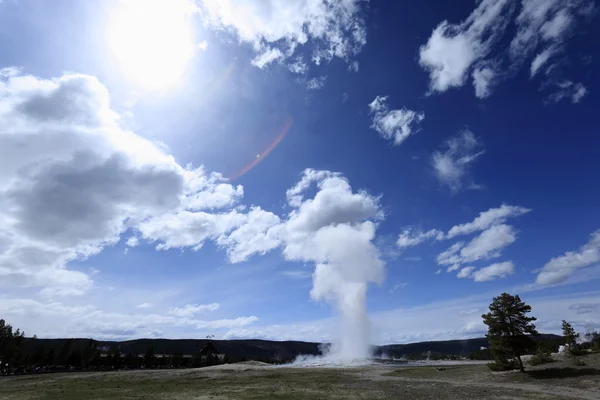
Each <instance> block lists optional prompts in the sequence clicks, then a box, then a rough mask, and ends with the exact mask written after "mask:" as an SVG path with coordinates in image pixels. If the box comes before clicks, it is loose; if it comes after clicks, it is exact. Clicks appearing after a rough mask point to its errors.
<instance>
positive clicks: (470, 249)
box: [460, 225, 517, 263]
mask: <svg viewBox="0 0 600 400" xmlns="http://www.w3.org/2000/svg"><path fill="white" fill-rule="evenodd" d="M516 239H517V236H516V233H515V231H514V229H513V227H512V226H510V225H495V226H492V227H491V228H488V229H487V230H485V231H483V232H482V233H481V234H480V235H479V236H477V237H475V238H474V239H473V240H471V241H470V242H469V244H467V245H466V246H465V247H463V248H462V249H461V251H460V256H461V262H463V263H464V262H473V261H477V260H482V259H489V258H495V257H499V256H500V250H501V249H503V248H505V247H506V246H509V245H510V244H512V243H513V242H514V241H515V240H516Z"/></svg>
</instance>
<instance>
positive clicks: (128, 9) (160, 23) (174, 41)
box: [107, 0, 194, 90]
mask: <svg viewBox="0 0 600 400" xmlns="http://www.w3.org/2000/svg"><path fill="white" fill-rule="evenodd" d="M189 11H190V6H189V2H188V0H121V1H119V2H118V4H116V5H115V7H114V9H113V10H112V13H111V15H110V17H109V21H108V26H107V30H108V31H107V42H108V47H109V49H110V52H111V55H112V57H113V60H114V62H115V63H116V66H117V67H118V68H119V69H121V71H122V72H123V74H124V75H125V76H126V79H127V80H128V81H130V82H131V83H132V84H134V85H136V86H138V87H139V88H142V89H150V90H165V89H169V88H171V87H173V86H174V85H175V84H176V83H177V82H178V81H179V80H180V79H181V77H182V75H183V74H184V73H185V71H186V69H187V67H188V65H189V63H190V60H191V58H192V56H193V53H194V37H193V32H192V25H191V21H190V13H189Z"/></svg>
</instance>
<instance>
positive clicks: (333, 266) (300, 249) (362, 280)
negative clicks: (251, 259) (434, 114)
mask: <svg viewBox="0 0 600 400" xmlns="http://www.w3.org/2000/svg"><path fill="white" fill-rule="evenodd" d="M315 183H316V186H317V193H316V194H315V195H314V197H313V198H312V199H304V193H305V192H306V191H307V190H308V189H309V188H310V187H311V186H312V184H315ZM286 194H287V198H288V205H289V206H290V207H292V211H291V212H290V213H289V214H288V216H287V219H286V220H284V221H282V222H281V223H280V224H278V225H274V226H270V227H268V228H267V231H266V232H265V233H264V234H265V235H266V236H270V237H272V238H277V239H279V240H280V242H281V247H282V252H283V257H284V258H285V259H286V260H288V261H299V262H309V263H313V264H315V270H314V273H313V287H312V290H311V292H310V295H311V297H312V298H313V299H315V300H324V301H327V302H330V303H332V305H334V306H335V307H336V309H337V310H338V311H339V313H340V316H341V318H342V325H344V326H345V332H346V334H345V335H342V338H341V342H340V343H339V348H340V349H341V350H340V354H341V356H342V357H356V356H359V357H363V356H366V355H367V353H368V346H367V344H368V343H369V330H368V329H367V327H368V326H369V324H368V316H367V311H366V306H365V301H366V294H367V287H368V284H369V283H371V282H373V283H381V282H382V280H383V277H384V262H383V261H382V260H381V258H380V253H379V251H378V249H377V247H376V246H375V244H374V243H373V240H374V239H375V229H376V224H375V221H377V220H380V219H382V218H383V216H384V215H383V212H382V211H381V209H380V205H379V198H377V197H374V196H371V195H370V194H368V193H366V192H364V191H359V192H353V190H352V188H351V186H350V184H349V182H348V180H346V179H345V178H344V177H342V176H341V175H340V174H339V173H333V172H330V171H316V170H311V169H307V170H305V171H304V174H303V176H302V178H301V180H300V181H299V182H298V183H297V184H296V185H295V186H294V187H292V188H291V189H289V190H288V191H287V193H286ZM233 243H234V249H233V250H232V253H233V254H237V250H236V249H235V246H236V243H237V242H236V241H233ZM262 250H263V248H250V247H248V248H246V251H245V252H244V254H246V256H250V255H252V254H253V253H255V252H258V251H262ZM240 258H241V257H240ZM353 346H354V347H353ZM363 352H364V354H363Z"/></svg>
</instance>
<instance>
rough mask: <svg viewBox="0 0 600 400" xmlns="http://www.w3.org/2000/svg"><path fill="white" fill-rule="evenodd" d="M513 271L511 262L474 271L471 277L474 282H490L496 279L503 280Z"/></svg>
mask: <svg viewBox="0 0 600 400" xmlns="http://www.w3.org/2000/svg"><path fill="white" fill-rule="evenodd" d="M514 270H515V267H514V265H513V263H512V261H505V262H502V263H496V264H492V265H490V266H488V267H484V268H481V269H479V270H477V271H475V272H474V273H473V275H472V277H473V280H474V281H475V282H485V281H491V280H494V279H497V278H505V277H507V276H508V275H511V274H512V273H513V272H514Z"/></svg>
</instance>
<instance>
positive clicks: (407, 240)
mask: <svg viewBox="0 0 600 400" xmlns="http://www.w3.org/2000/svg"><path fill="white" fill-rule="evenodd" d="M443 237H444V232H442V231H440V230H437V229H431V230H429V231H427V232H419V233H417V234H416V235H413V234H412V229H410V228H409V229H405V230H404V231H402V233H401V234H400V235H398V240H397V241H396V244H397V245H398V247H401V248H403V247H410V246H416V245H419V244H421V243H423V242H424V241H426V240H429V239H434V238H435V239H437V240H441V239H442V238H443Z"/></svg>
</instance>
